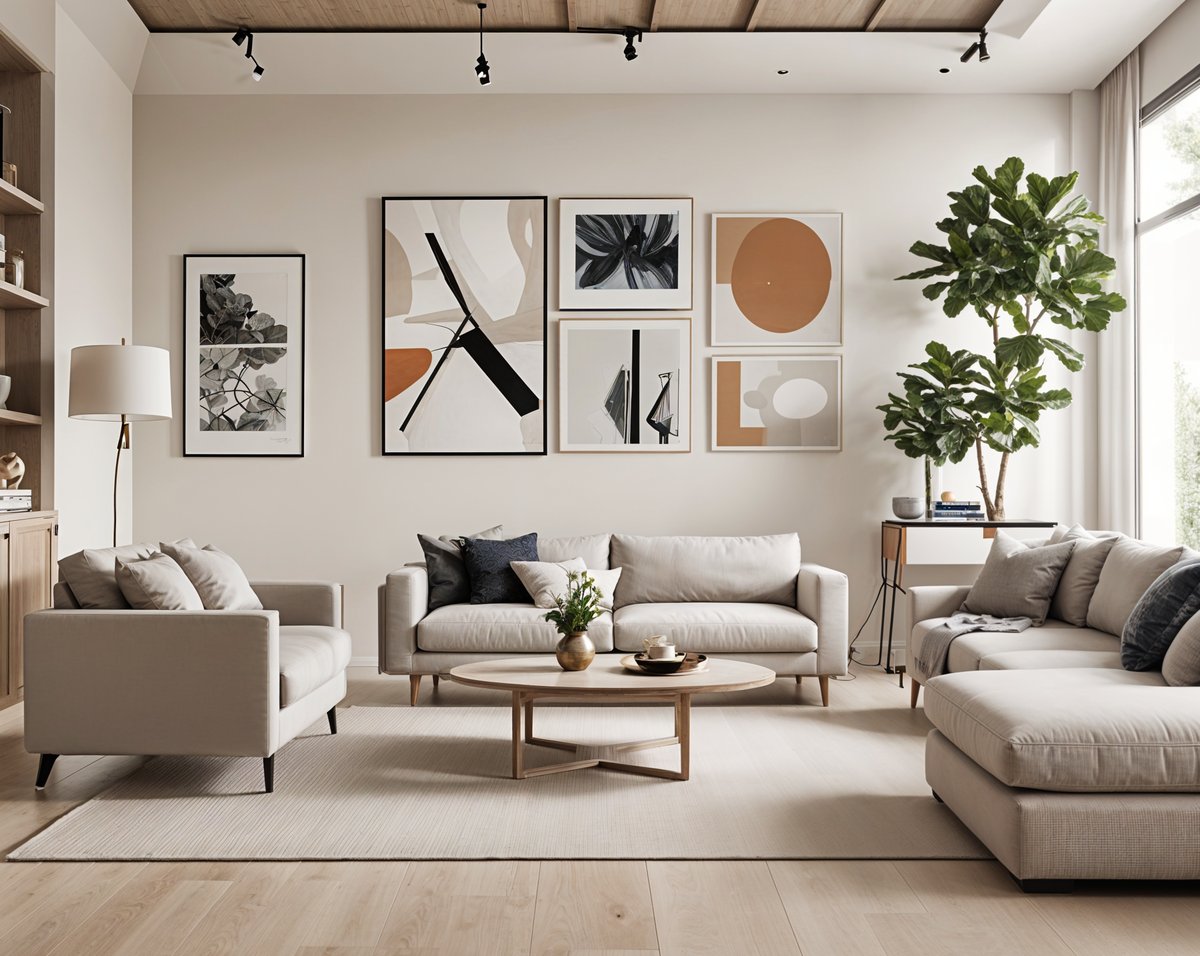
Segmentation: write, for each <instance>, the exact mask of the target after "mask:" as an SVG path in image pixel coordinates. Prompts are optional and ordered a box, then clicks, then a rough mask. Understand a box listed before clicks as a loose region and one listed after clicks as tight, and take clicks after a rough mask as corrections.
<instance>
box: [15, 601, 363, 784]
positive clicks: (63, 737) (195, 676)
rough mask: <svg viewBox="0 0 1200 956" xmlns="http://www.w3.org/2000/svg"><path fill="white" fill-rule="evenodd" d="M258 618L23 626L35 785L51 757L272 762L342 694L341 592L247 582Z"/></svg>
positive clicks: (269, 769)
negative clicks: (38, 757) (187, 757)
mask: <svg viewBox="0 0 1200 956" xmlns="http://www.w3.org/2000/svg"><path fill="white" fill-rule="evenodd" d="M253 587H254V590H255V592H256V593H257V594H258V596H259V599H260V600H261V601H262V603H263V605H264V607H265V608H268V609H269V610H262V611H130V610H120V611H107V610H105V611H97V610H80V609H79V608H78V605H77V604H76V603H75V600H74V596H73V595H72V594H71V592H70V589H69V588H67V587H66V586H65V585H63V584H59V585H57V586H56V587H55V594H54V597H55V600H54V609H53V610H48V611H38V612H36V613H34V614H31V615H29V616H28V617H27V618H26V619H25V749H26V750H27V751H29V752H30V753H36V754H40V755H41V761H40V763H39V766H38V771H37V783H36V786H37V788H38V789H39V790H40V789H42V788H44V787H45V786H46V782H47V780H48V779H49V777H50V771H51V768H52V767H53V766H54V761H55V760H56V759H57V758H58V756H59V755H60V754H138V755H205V756H231V757H261V758H262V761H263V775H264V778H265V784H266V791H267V792H268V793H270V792H272V791H273V789H274V773H275V754H276V752H277V751H278V750H279V748H280V747H282V746H283V745H284V744H286V743H287V742H288V741H290V740H291V739H292V738H293V737H295V736H296V735H297V734H299V733H300V732H301V731H303V730H304V729H305V728H307V727H309V726H310V725H311V724H312V723H313V722H314V721H316V720H318V719H320V717H321V715H322V714H325V715H327V717H328V720H329V730H330V733H337V714H336V706H337V704H338V702H339V701H340V700H341V699H342V698H343V697H345V695H346V666H347V665H348V664H349V663H350V635H349V634H347V633H346V631H345V630H343V629H342V588H341V586H340V585H338V584H329V583H288V584H285V583H258V584H254V585H253Z"/></svg>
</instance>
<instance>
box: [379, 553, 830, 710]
mask: <svg viewBox="0 0 1200 956" xmlns="http://www.w3.org/2000/svg"><path fill="white" fill-rule="evenodd" d="M538 557H539V558H540V559H541V560H542V561H566V560H569V559H571V558H582V559H583V560H584V562H585V563H586V564H587V566H588V567H589V568H595V569H607V568H621V569H622V571H621V577H620V580H619V581H618V583H617V587H616V592H615V600H614V602H613V611H612V613H606V614H604V615H603V616H602V617H601V618H599V619H598V620H596V621H595V622H593V624H592V626H591V628H590V629H589V632H588V633H589V635H590V637H591V639H592V642H593V643H594V644H595V645H596V649H597V652H598V653H600V654H606V653H611V654H622V653H630V652H634V651H640V650H641V648H642V640H643V639H644V638H646V637H649V636H650V635H653V634H669V635H671V636H672V637H674V638H675V641H676V644H677V645H679V646H680V647H681V648H683V649H686V650H690V651H698V652H700V653H704V654H714V655H719V656H721V657H727V658H732V659H735V660H743V661H751V662H754V663H758V664H762V665H764V666H766V667H769V668H771V669H772V670H774V671H775V672H776V673H777V674H780V675H788V676H792V675H794V676H796V677H797V678H799V677H801V676H809V675H811V676H815V677H817V678H818V679H819V681H820V686H821V697H822V702H823V703H824V704H825V705H826V706H827V705H828V703H829V678H830V677H832V676H836V675H841V674H845V673H846V665H847V661H848V657H849V654H848V605H847V602H848V587H847V580H846V576H845V575H844V574H842V573H841V572H839V571H833V570H830V569H829V568H824V567H820V566H819V565H815V564H806V563H803V562H802V561H801V558H800V538H799V536H798V535H797V534H794V533H792V534H778V535H762V536H756V537H644V536H638V535H627V534H594V535H585V536H582V537H565V538H541V539H539V541H538ZM379 614H380V625H379V670H380V672H381V673H385V674H407V675H409V678H410V682H411V692H412V701H413V703H414V704H415V703H416V701H417V697H418V695H419V693H420V686H421V678H422V677H423V676H425V675H432V676H433V677H434V679H435V681H436V679H437V678H438V676H440V675H442V674H446V673H447V672H449V670H450V669H451V668H452V667H455V666H457V665H459V664H464V663H469V662H473V661H480V660H489V659H497V658H504V657H514V656H519V655H521V654H550V653H553V651H554V645H555V644H556V643H557V641H558V634H557V633H556V631H555V629H554V627H553V626H552V625H550V624H548V623H546V621H545V620H543V615H544V614H545V611H544V610H543V609H541V608H538V607H535V606H534V605H533V604H532V603H530V604H452V605H448V606H445V607H439V608H437V609H436V610H434V611H430V610H429V579H428V574H427V571H426V569H425V567H424V566H423V565H409V566H406V567H403V568H400V569H398V570H396V571H393V572H391V573H390V574H388V575H387V580H386V581H385V582H384V584H383V585H382V586H381V587H380V589H379Z"/></svg>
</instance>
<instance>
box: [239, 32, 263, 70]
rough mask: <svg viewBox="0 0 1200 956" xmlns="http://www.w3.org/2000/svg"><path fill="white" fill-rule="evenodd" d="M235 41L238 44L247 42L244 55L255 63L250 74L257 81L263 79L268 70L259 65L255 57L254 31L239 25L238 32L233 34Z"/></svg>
mask: <svg viewBox="0 0 1200 956" xmlns="http://www.w3.org/2000/svg"><path fill="white" fill-rule="evenodd" d="M233 42H234V43H236V44H237V45H238V46H242V45H243V44H245V46H246V52H245V54H244V56H245V57H246V59H247V60H249V61H250V62H251V63H253V64H254V69H253V70H252V71H251V73H250V75H251V76H253V77H254V79H255V82H257V81H258V80H261V79H262V78H263V74H264V73H265V72H266V70H264V69H263V68H262V66H261V65H259V62H258V60H257V59H255V57H254V32H253V31H252V30H248V29H246V27H238V32H237V33H235V34H234V35H233Z"/></svg>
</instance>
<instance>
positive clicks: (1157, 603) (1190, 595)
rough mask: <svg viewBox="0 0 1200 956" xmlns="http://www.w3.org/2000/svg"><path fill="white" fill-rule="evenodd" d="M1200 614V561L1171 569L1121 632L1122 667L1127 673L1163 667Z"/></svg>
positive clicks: (1138, 603) (1150, 590)
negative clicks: (1181, 635)
mask: <svg viewBox="0 0 1200 956" xmlns="http://www.w3.org/2000/svg"><path fill="white" fill-rule="evenodd" d="M1197 611H1200V561H1188V562H1186V563H1183V564H1176V565H1174V566H1172V567H1169V568H1167V570H1165V571H1164V572H1163V573H1162V574H1160V575H1159V576H1158V578H1157V579H1156V580H1155V581H1154V583H1153V584H1151V585H1150V587H1149V588H1147V589H1146V593H1145V594H1143V595H1142V598H1141V600H1140V601H1138V602H1137V605H1136V606H1135V607H1134V609H1133V613H1132V614H1130V615H1129V620H1128V622H1126V624H1125V630H1123V631H1122V632H1121V665H1122V666H1123V667H1124V668H1125V669H1126V670H1127V671H1150V670H1156V669H1158V668H1161V667H1162V662H1163V658H1164V657H1166V655H1167V649H1168V648H1170V646H1171V642H1172V641H1173V640H1175V635H1176V634H1178V633H1179V629H1180V628H1181V627H1183V625H1185V624H1186V623H1187V622H1188V621H1189V620H1190V619H1191V617H1192V615H1193V614H1195V613H1196V612H1197Z"/></svg>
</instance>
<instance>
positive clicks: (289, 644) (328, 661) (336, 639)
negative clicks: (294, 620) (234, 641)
mask: <svg viewBox="0 0 1200 956" xmlns="http://www.w3.org/2000/svg"><path fill="white" fill-rule="evenodd" d="M349 664H350V635H349V634H348V633H347V632H346V631H343V630H342V629H341V628H340V627H318V626H316V625H310V624H304V625H299V624H292V625H287V626H283V627H280V628H279V706H280V707H288V706H290V705H291V704H294V703H296V702H297V701H299V700H303V699H304V698H305V697H307V696H308V695H309V694H311V693H312V692H313V691H314V690H316V689H317V688H318V687H320V686H321V685H322V684H324V683H325V682H326V681H328V680H330V679H331V678H333V677H336V676H337V674H338V673H340V672H341V671H344V670H345V669H346V667H347V666H348V665H349Z"/></svg>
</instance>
